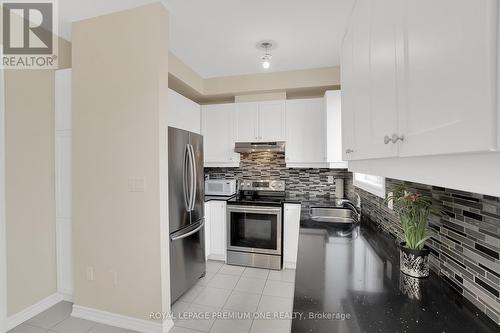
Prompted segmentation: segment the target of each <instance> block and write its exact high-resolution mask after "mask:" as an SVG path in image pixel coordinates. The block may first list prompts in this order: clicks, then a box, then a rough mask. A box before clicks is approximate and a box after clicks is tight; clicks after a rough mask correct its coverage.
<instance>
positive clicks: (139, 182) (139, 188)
mask: <svg viewBox="0 0 500 333" xmlns="http://www.w3.org/2000/svg"><path fill="white" fill-rule="evenodd" d="M144 184H145V181H144V178H129V179H128V191H129V192H144V190H145V185H144Z"/></svg>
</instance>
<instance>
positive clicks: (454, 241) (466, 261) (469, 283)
mask: <svg viewBox="0 0 500 333" xmlns="http://www.w3.org/2000/svg"><path fill="white" fill-rule="evenodd" d="M400 183H402V181H399V180H395V179H386V188H387V189H388V190H389V189H390V188H392V187H394V186H395V185H397V184H400ZM404 183H405V184H407V186H408V187H409V188H410V189H412V190H416V191H418V192H419V193H422V194H424V195H427V196H429V197H431V198H432V199H433V203H434V205H435V206H436V208H437V209H439V210H441V211H443V212H444V214H443V216H432V217H431V221H430V226H431V231H432V237H431V239H430V240H428V241H427V245H428V246H429V247H430V248H431V257H430V263H431V268H432V269H433V270H434V271H435V272H437V273H438V274H439V275H440V276H441V277H442V278H443V279H444V280H445V281H446V282H448V283H449V284H450V285H451V286H452V287H453V288H454V289H455V290H456V291H457V292H458V293H460V294H461V295H463V297H465V298H466V299H468V300H469V301H470V302H472V303H473V304H474V305H476V306H477V307H478V308H479V309H480V310H481V311H483V312H484V313H486V315H487V316H488V317H490V318H491V319H492V320H494V321H495V322H496V323H497V324H499V325H500V298H499V296H500V260H499V259H500V258H499V253H500V198H498V197H491V196H487V195H482V194H477V193H469V192H463V191H457V190H453V189H448V188H443V187H437V186H431V185H425V184H418V183H411V182H404ZM345 186H346V193H347V196H348V197H349V198H351V199H354V196H353V192H354V191H355V192H357V193H359V194H360V196H361V200H362V206H363V207H362V208H363V214H366V215H367V216H369V217H370V219H371V220H373V221H374V222H375V223H377V224H378V225H379V226H380V227H381V228H382V229H383V230H385V231H386V232H388V233H390V234H391V235H393V236H394V237H396V238H398V239H402V229H401V225H400V223H399V219H398V217H397V215H396V214H395V212H394V211H392V210H390V209H389V208H388V207H387V206H386V205H385V204H384V200H383V199H382V198H380V197H377V196H375V195H373V194H371V193H368V192H366V191H364V190H361V189H359V188H356V187H354V185H353V181H352V176H350V177H349V178H348V179H347V180H346V184H345Z"/></svg>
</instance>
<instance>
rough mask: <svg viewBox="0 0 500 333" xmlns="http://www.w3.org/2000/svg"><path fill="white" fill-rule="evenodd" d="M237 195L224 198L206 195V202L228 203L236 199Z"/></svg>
mask: <svg viewBox="0 0 500 333" xmlns="http://www.w3.org/2000/svg"><path fill="white" fill-rule="evenodd" d="M235 196H236V194H233V195H229V196H224V195H205V202H207V201H214V200H215V201H228V200H230V199H232V198H234V197H235Z"/></svg>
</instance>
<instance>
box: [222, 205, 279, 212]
mask: <svg viewBox="0 0 500 333" xmlns="http://www.w3.org/2000/svg"><path fill="white" fill-rule="evenodd" d="M227 211H228V212H252V213H253V212H256V213H281V207H272V208H271V207H262V206H233V205H228V206H227Z"/></svg>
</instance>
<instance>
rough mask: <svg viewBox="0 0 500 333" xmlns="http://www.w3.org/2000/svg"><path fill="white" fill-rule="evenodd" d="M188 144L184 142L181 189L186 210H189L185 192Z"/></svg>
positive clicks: (186, 185)
mask: <svg viewBox="0 0 500 333" xmlns="http://www.w3.org/2000/svg"><path fill="white" fill-rule="evenodd" d="M189 158H190V157H189V145H187V144H186V147H185V149H184V164H183V168H182V190H183V198H184V205H185V206H186V211H188V212H189V211H190V201H189V199H190V198H189V197H188V193H187V187H188V171H187V168H188V159H189Z"/></svg>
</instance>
